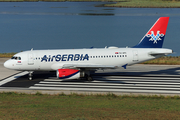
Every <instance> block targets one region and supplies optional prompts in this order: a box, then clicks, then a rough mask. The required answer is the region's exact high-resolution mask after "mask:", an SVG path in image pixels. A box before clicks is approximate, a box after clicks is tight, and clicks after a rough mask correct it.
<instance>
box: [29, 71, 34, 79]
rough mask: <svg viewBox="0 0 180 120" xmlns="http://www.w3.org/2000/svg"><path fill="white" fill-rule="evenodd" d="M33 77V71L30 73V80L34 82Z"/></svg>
mask: <svg viewBox="0 0 180 120" xmlns="http://www.w3.org/2000/svg"><path fill="white" fill-rule="evenodd" d="M32 77H33V71H29V80H32Z"/></svg>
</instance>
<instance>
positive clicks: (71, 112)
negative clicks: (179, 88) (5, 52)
mask: <svg viewBox="0 0 180 120" xmlns="http://www.w3.org/2000/svg"><path fill="white" fill-rule="evenodd" d="M179 105H180V97H179V96H162V95H159V96H158V95H147V96H146V95H115V94H112V93H109V94H106V95H101V94H95V95H84V94H82V95H79V94H75V93H72V94H70V95H66V94H64V93H61V94H57V95H47V94H41V93H40V92H37V93H36V94H33V95H32V94H23V93H14V92H8V93H0V118H1V119H26V120H30V119H54V120H55V119H65V120H66V119H67V120H76V119H78V120H85V119H87V120H89V119H90V120H91V119H93V120H94V119H95V120H99V119H177V118H178V117H179V113H180V112H179V111H180V107H179Z"/></svg>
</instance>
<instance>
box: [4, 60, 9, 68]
mask: <svg viewBox="0 0 180 120" xmlns="http://www.w3.org/2000/svg"><path fill="white" fill-rule="evenodd" d="M4 67H5V68H9V69H10V63H9V61H6V62H5V63H4Z"/></svg>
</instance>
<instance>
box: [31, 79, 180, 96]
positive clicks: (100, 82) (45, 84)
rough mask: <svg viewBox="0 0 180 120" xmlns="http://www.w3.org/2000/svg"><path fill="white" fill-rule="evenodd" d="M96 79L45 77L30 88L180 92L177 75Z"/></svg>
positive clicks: (179, 80)
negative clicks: (88, 80)
mask: <svg viewBox="0 0 180 120" xmlns="http://www.w3.org/2000/svg"><path fill="white" fill-rule="evenodd" d="M93 78H94V81H92V82H87V81H83V80H82V81H81V80H60V79H57V78H55V79H52V78H50V79H44V81H41V82H39V83H38V84H35V85H34V86H31V87H29V88H30V89H48V90H78V91H105V92H130V93H133V92H140V93H169V94H172V93H173V94H179V93H180V78H178V77H177V76H176V77H174V76H163V77H149V76H131V77H130V76H94V77H93Z"/></svg>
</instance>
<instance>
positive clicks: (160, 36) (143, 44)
mask: <svg viewBox="0 0 180 120" xmlns="http://www.w3.org/2000/svg"><path fill="white" fill-rule="evenodd" d="M168 21H169V17H160V18H159V19H158V20H157V21H156V22H155V24H154V25H153V26H152V27H151V29H150V30H149V31H148V32H147V33H146V34H145V36H144V37H143V38H142V39H141V41H140V42H139V43H138V44H137V45H136V46H134V47H133V48H162V45H163V41H164V37H165V34H166V29H167V25H168Z"/></svg>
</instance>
